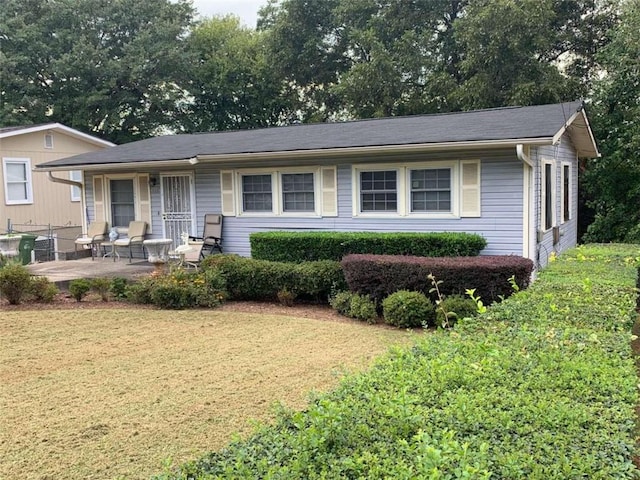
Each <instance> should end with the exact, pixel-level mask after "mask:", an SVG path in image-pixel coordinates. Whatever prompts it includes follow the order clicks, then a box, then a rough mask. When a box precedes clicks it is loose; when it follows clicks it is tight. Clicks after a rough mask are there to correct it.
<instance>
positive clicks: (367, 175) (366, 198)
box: [360, 170, 398, 212]
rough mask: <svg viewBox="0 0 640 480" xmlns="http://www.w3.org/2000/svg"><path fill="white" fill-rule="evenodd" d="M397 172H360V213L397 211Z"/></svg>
mask: <svg viewBox="0 0 640 480" xmlns="http://www.w3.org/2000/svg"><path fill="white" fill-rule="evenodd" d="M397 177H398V172H397V171H396V170H381V171H373V172H360V211H361V212H397V211H398V181H397Z"/></svg>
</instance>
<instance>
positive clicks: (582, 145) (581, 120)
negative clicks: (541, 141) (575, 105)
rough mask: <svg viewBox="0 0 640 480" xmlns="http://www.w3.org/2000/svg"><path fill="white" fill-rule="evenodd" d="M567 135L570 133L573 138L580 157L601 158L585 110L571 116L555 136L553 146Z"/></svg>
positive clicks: (582, 109)
mask: <svg viewBox="0 0 640 480" xmlns="http://www.w3.org/2000/svg"><path fill="white" fill-rule="evenodd" d="M565 133H568V134H569V136H570V137H571V141H572V142H573V145H574V146H575V148H576V152H577V153H578V157H580V158H598V157H600V156H601V155H600V152H599V151H598V145H597V144H596V139H595V137H594V136H593V131H592V130H591V126H590V125H589V119H588V118H587V115H586V113H585V111H584V108H581V109H580V110H578V111H577V112H575V113H574V114H573V115H571V117H570V118H569V119H568V120H567V121H566V122H565V124H564V125H563V126H562V128H561V129H560V130H558V132H557V133H556V134H555V135H554V136H553V144H554V145H556V144H557V143H559V142H560V139H561V138H562V136H563V135H564V134H565Z"/></svg>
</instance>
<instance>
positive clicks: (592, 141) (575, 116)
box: [553, 108, 602, 158]
mask: <svg viewBox="0 0 640 480" xmlns="http://www.w3.org/2000/svg"><path fill="white" fill-rule="evenodd" d="M578 118H580V119H581V121H582V123H583V125H578V128H584V129H585V130H586V131H587V135H588V139H589V140H588V141H589V143H590V144H591V146H592V147H593V150H591V151H592V152H593V153H594V154H595V157H598V158H599V157H601V156H602V155H601V154H600V152H599V151H598V146H597V145H596V139H595V137H594V136H593V131H592V130H591V125H589V119H588V118H587V115H586V113H585V111H584V108H582V109H580V110H578V111H577V112H576V113H574V114H573V115H571V117H570V118H569V120H567V121H566V122H565V123H564V125H563V126H562V128H561V129H560V130H558V132H557V133H556V134H555V135H554V136H553V145H556V144H557V143H558V142H560V139H561V138H562V136H563V135H564V134H565V132H567V130H568V129H569V128H570V127H571V125H573V122H575V121H576V120H577V119H578ZM569 133H570V134H571V132H569ZM587 156H589V157H591V156H592V155H587Z"/></svg>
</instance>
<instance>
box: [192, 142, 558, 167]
mask: <svg viewBox="0 0 640 480" xmlns="http://www.w3.org/2000/svg"><path fill="white" fill-rule="evenodd" d="M552 141H553V138H552V137H541V138H526V139H507V140H482V141H470V142H442V143H417V144H405V145H374V146H366V147H343V148H324V149H314V150H289V151H278V152H255V153H235V154H200V155H198V160H200V161H202V162H207V163H216V162H218V161H219V162H228V161H230V160H237V161H242V160H256V159H259V158H264V159H278V160H286V159H288V158H302V157H306V158H312V157H318V158H340V157H353V156H360V155H367V156H369V157H370V156H374V155H387V154H393V153H398V152H401V153H420V152H428V151H434V150H475V149H495V148H510V147H514V146H515V145H517V144H526V145H550V144H551V143H552Z"/></svg>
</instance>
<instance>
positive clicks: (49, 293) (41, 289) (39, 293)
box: [29, 277, 59, 303]
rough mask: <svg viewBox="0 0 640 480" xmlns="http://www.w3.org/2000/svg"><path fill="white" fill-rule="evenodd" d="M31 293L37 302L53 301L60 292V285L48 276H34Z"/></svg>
mask: <svg viewBox="0 0 640 480" xmlns="http://www.w3.org/2000/svg"><path fill="white" fill-rule="evenodd" d="M29 291H30V293H31V296H32V297H33V299H34V300H35V301H36V302H41V303H51V302H53V299H54V298H55V296H56V295H57V294H58V293H59V290H58V287H56V286H55V284H53V283H51V282H50V281H49V279H48V278H47V277H32V278H31V286H30V290H29Z"/></svg>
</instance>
